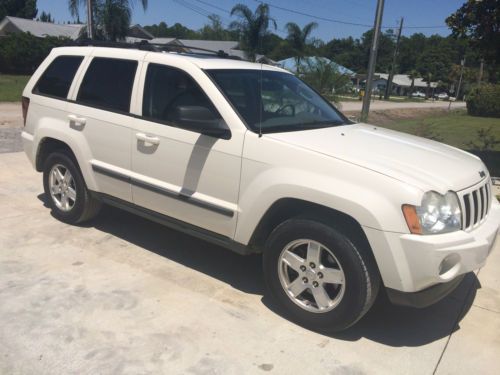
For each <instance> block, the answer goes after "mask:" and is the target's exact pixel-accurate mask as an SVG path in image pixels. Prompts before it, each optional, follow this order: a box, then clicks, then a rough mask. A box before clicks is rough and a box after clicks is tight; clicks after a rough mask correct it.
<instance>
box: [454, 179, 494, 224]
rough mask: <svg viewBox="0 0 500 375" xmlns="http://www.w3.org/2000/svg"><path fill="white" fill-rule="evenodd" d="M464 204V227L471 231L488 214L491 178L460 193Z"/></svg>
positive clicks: (461, 201)
mask: <svg viewBox="0 0 500 375" xmlns="http://www.w3.org/2000/svg"><path fill="white" fill-rule="evenodd" d="M460 203H461V204H462V211H463V212H462V229H463V230H465V231H470V230H472V229H473V228H475V227H477V226H478V225H480V224H481V223H482V222H483V221H484V220H485V219H486V217H487V216H488V213H489V210H490V204H491V188H490V180H489V179H488V180H487V181H486V182H485V183H483V184H482V185H479V186H477V185H476V186H474V187H471V188H469V189H467V190H465V191H462V192H461V193H460Z"/></svg>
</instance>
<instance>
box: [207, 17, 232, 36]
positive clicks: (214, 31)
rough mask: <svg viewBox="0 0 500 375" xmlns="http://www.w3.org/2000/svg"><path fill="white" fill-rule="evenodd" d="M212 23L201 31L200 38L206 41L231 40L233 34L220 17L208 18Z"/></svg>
mask: <svg viewBox="0 0 500 375" xmlns="http://www.w3.org/2000/svg"><path fill="white" fill-rule="evenodd" d="M208 19H209V20H210V23H209V24H207V25H205V26H203V27H202V28H201V30H200V37H201V39H204V40H231V37H232V35H231V33H230V32H229V31H228V30H226V29H225V28H224V25H223V24H222V21H221V19H220V17H219V16H218V15H216V14H211V15H210V16H208Z"/></svg>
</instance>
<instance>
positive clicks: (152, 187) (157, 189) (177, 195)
mask: <svg viewBox="0 0 500 375" xmlns="http://www.w3.org/2000/svg"><path fill="white" fill-rule="evenodd" d="M92 169H93V170H94V172H97V173H100V174H102V175H105V176H108V177H111V178H116V179H118V180H120V181H124V182H128V183H130V184H132V185H134V186H136V187H140V188H143V189H146V190H149V191H152V192H154V193H158V194H161V195H164V196H167V197H169V198H174V199H178V200H181V201H183V202H186V203H189V204H192V205H195V206H198V207H201V208H205V209H207V210H210V211H213V212H217V213H218V214H221V215H224V216H228V217H233V216H234V211H233V210H230V209H228V208H225V207H221V206H219V205H216V204H213V203H210V202H206V201H204V200H202V199H199V198H196V197H193V196H191V195H188V194H186V193H183V192H182V191H181V192H177V191H174V190H171V189H167V188H164V187H162V186H158V185H156V184H151V183H149V182H145V181H142V180H140V179H138V178H135V177H131V176H128V175H126V174H124V173H120V172H116V171H113V170H111V169H108V168H105V167H102V166H100V165H95V164H92Z"/></svg>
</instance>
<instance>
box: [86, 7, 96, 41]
mask: <svg viewBox="0 0 500 375" xmlns="http://www.w3.org/2000/svg"><path fill="white" fill-rule="evenodd" d="M93 36H94V29H93V25H92V0H87V37H88V38H89V39H93Z"/></svg>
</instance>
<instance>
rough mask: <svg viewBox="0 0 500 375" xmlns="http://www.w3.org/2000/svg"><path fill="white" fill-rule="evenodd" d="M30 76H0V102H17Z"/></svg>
mask: <svg viewBox="0 0 500 375" xmlns="http://www.w3.org/2000/svg"><path fill="white" fill-rule="evenodd" d="M29 78H30V76H21V75H17V76H16V75H9V74H0V102H18V101H20V100H21V94H22V92H23V89H24V86H26V83H27V82H28V79H29Z"/></svg>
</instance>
